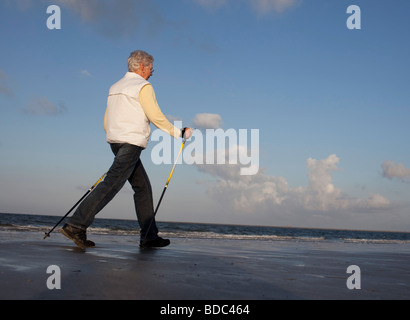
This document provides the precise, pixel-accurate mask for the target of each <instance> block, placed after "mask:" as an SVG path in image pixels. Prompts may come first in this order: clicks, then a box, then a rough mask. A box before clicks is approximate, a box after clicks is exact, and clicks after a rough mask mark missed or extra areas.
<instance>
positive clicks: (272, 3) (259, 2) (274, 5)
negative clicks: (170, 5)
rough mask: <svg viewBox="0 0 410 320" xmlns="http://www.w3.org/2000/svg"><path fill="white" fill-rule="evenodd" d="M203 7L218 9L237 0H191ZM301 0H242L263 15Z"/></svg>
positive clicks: (283, 8)
mask: <svg viewBox="0 0 410 320" xmlns="http://www.w3.org/2000/svg"><path fill="white" fill-rule="evenodd" d="M193 1H194V2H196V3H197V4H199V5H200V6H201V7H203V8H205V9H218V8H221V7H223V6H226V5H228V4H229V3H237V2H238V0H193ZM300 1H301V0H244V1H242V2H244V3H247V4H249V5H250V6H251V8H252V9H253V10H254V11H255V12H256V13H257V14H259V15H265V14H268V13H270V12H272V11H274V12H277V13H282V12H284V11H285V10H287V9H290V8H292V7H294V6H295V5H297V4H298V3H299V2H300Z"/></svg>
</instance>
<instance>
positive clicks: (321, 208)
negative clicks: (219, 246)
mask: <svg viewBox="0 0 410 320" xmlns="http://www.w3.org/2000/svg"><path fill="white" fill-rule="evenodd" d="M51 4H55V5H58V6H59V7H60V9H61V29H60V30H49V29H48V28H47V26H46V21H47V19H48V18H49V16H50V14H47V13H46V10H47V7H48V6H49V5H51ZM352 4H354V5H358V6H359V7H360V9H361V29H360V30H349V29H348V28H347V26H346V20H347V19H348V18H349V16H350V14H347V13H346V9H347V7H348V6H349V5H352ZM408 12H410V3H409V2H408V1H405V0H398V1H394V2H393V3H391V4H388V5H387V4H386V2H385V1H379V0H376V1H375V0H373V1H370V0H369V1H365V0H350V1H342V0H340V1H326V0H315V1H307V0H209V1H205V0H173V1H160V0H156V1H132V0H124V1H121V2H119V1H108V0H107V1H103V0H101V1H91V0H82V1H77V0H73V1H63V0H55V1H46V0H43V1H42V0H39V1H34V0H20V1H11V0H10V1H4V0H3V1H1V3H0V43H1V50H0V58H1V60H0V61H1V63H0V154H1V158H0V212H15V213H33V214H50V215H57V216H60V215H64V214H65V213H66V211H67V210H68V209H69V208H70V207H71V206H72V204H74V203H75V202H76V201H77V200H78V199H79V198H80V197H81V196H82V195H83V194H84V193H85V191H86V190H87V189H88V188H89V187H90V186H91V185H92V184H93V183H94V182H95V181H96V180H98V178H99V177H100V176H101V175H102V174H103V173H104V172H105V171H106V170H107V169H108V168H109V166H110V164H111V162H112V159H113V157H112V154H111V151H110V149H109V147H108V145H107V143H106V142H105V134H104V131H103V127H102V121H103V117H104V112H105V107H106V99H107V92H108V89H109V87H110V86H111V85H112V84H113V83H114V82H116V81H117V80H119V79H120V78H121V77H122V76H123V75H124V74H125V72H126V71H127V69H126V66H127V65H126V61H127V58H128V55H129V53H130V52H131V51H133V50H136V49H142V50H145V51H147V52H149V53H151V54H152V55H153V56H154V58H155V62H154V69H155V72H154V76H153V77H152V78H151V79H150V81H151V83H152V84H153V86H154V89H155V91H156V95H157V99H158V102H159V105H160V106H161V108H162V110H163V112H164V114H166V115H167V116H168V117H169V118H170V119H172V120H174V119H178V120H182V121H183V124H184V126H185V125H186V126H191V125H192V126H198V123H197V121H195V119H198V115H199V116H202V117H206V115H204V114H208V116H209V114H212V115H217V116H218V117H219V119H221V121H220V122H219V123H217V126H218V127H220V128H222V129H224V130H228V129H230V128H233V129H235V130H239V129H247V130H251V129H258V130H259V148H258V151H259V165H260V170H259V173H258V174H257V175H254V176H240V175H239V174H238V170H237V169H238V168H237V167H236V166H227V165H225V166H224V165H221V166H216V165H214V166H213V165H208V166H197V165H187V164H182V165H180V166H178V167H177V170H176V171H175V174H174V176H173V178H172V180H171V183H170V188H168V191H167V194H166V197H165V198H164V201H163V203H162V205H161V209H160V211H159V213H158V219H159V220H163V221H187V222H212V223H231V224H252V225H273V226H296V227H320V228H349V229H373V230H374V229H378V230H401V231H410V210H409V209H410V206H409V205H410V203H409V200H408V194H409V191H410V184H409V183H410V169H409V168H410V152H409V148H408V140H409V137H410V129H409V119H410V111H409V110H410V105H409V104H410V90H409V83H410V67H409V66H410V63H409V62H410V61H409V60H410V58H409V57H410V43H409V41H410V40H409V38H408V36H407V33H408V30H410V20H409V19H408ZM152 129H153V130H154V129H155V128H152ZM155 143H156V142H155V141H151V143H150V145H149V147H148V148H147V150H145V151H144V153H143V156H142V159H143V162H144V165H145V167H146V170H147V171H148V174H149V176H150V178H151V183H152V186H153V190H154V196H155V202H156V201H157V199H158V197H159V195H160V193H161V191H162V188H163V186H164V184H165V182H166V179H167V177H168V174H169V171H170V169H171V165H165V164H163V165H155V164H153V163H152V159H151V155H152V148H153V147H154V146H155ZM191 143H192V141H191ZM176 148H178V146H176ZM98 217H102V218H124V219H135V213H134V208H133V201H132V192H131V189H130V188H129V187H128V186H127V187H124V189H123V190H122V191H121V192H120V193H119V194H118V196H117V197H116V198H115V199H114V200H113V201H112V202H111V203H110V204H109V205H108V206H107V207H106V208H105V209H104V210H103V211H102V212H101V213H100V214H99V215H98Z"/></svg>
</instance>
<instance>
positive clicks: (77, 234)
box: [60, 224, 95, 250]
mask: <svg viewBox="0 0 410 320" xmlns="http://www.w3.org/2000/svg"><path fill="white" fill-rule="evenodd" d="M60 232H61V233H62V234H63V235H65V236H66V237H67V238H68V239H71V240H73V241H74V243H75V244H76V245H77V246H78V247H79V248H80V249H83V250H84V249H85V248H94V247H95V243H94V242H93V241H91V240H87V235H86V232H85V231H84V230H82V229H80V228H76V227H73V226H70V225H68V224H65V225H64V227H62V228H61V229H60Z"/></svg>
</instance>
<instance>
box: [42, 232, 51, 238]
mask: <svg viewBox="0 0 410 320" xmlns="http://www.w3.org/2000/svg"><path fill="white" fill-rule="evenodd" d="M45 234H46V235H45V236H44V238H43V240H46V238H49V237H50V234H49V233H47V232H46V233H45Z"/></svg>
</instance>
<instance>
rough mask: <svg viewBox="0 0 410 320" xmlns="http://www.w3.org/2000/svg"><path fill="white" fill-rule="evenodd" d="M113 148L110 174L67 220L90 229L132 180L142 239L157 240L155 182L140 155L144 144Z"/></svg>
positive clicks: (115, 144) (118, 145)
mask: <svg viewBox="0 0 410 320" xmlns="http://www.w3.org/2000/svg"><path fill="white" fill-rule="evenodd" d="M111 150H112V151H113V153H114V155H115V158H114V162H113V164H112V166H111V168H110V170H109V171H108V173H107V176H106V177H105V179H104V180H103V181H102V182H100V184H99V185H98V186H97V187H96V188H95V189H94V190H93V191H92V192H91V193H90V194H89V195H88V197H87V198H85V199H84V201H83V202H82V203H81V204H80V206H79V207H78V208H77V210H76V211H75V212H74V214H73V216H72V217H71V218H70V219H69V220H68V221H67V224H69V225H71V226H74V227H77V228H81V229H83V230H86V229H87V228H88V227H89V226H90V225H91V224H92V222H93V221H94V217H95V216H96V215H97V213H98V212H100V211H101V210H102V209H103V208H104V207H105V206H106V205H107V204H108V203H109V202H110V201H111V200H112V199H113V198H114V196H115V195H116V194H117V193H118V192H119V191H120V190H121V188H122V187H123V186H124V184H125V182H126V181H127V180H128V182H129V183H130V184H131V186H132V189H133V190H134V204H135V211H136V214H137V218H138V222H139V225H140V228H141V239H146V240H153V239H155V238H157V237H158V228H157V226H156V223H155V219H154V204H153V198H152V189H151V183H150V181H149V178H148V175H147V173H146V172H145V169H144V166H143V165H142V162H141V159H140V155H141V151H142V150H143V148H141V147H138V146H135V145H131V144H128V143H112V144H111ZM151 220H152V224H151V227H149V225H150V223H151ZM148 228H149V230H148ZM145 237H146V238H145Z"/></svg>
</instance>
